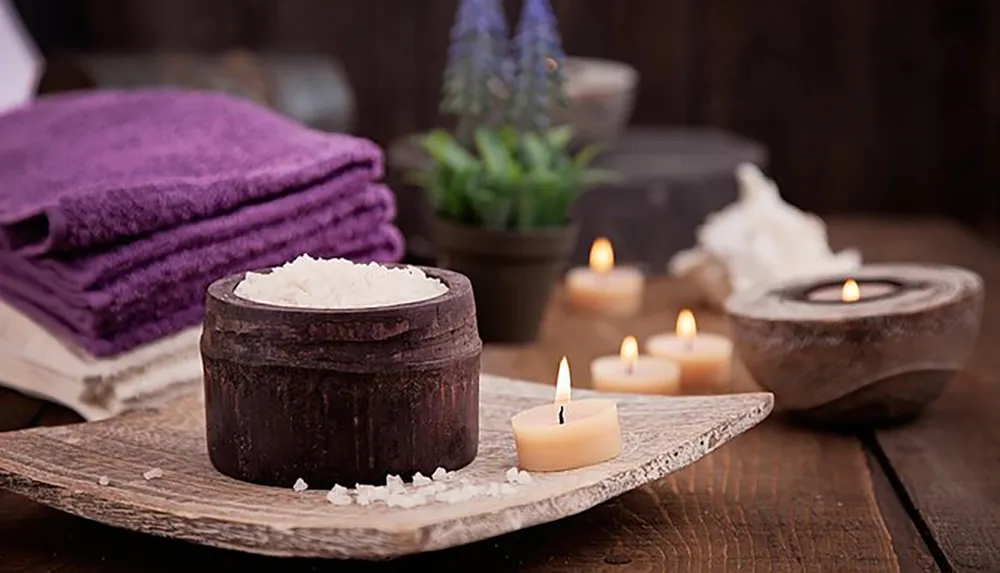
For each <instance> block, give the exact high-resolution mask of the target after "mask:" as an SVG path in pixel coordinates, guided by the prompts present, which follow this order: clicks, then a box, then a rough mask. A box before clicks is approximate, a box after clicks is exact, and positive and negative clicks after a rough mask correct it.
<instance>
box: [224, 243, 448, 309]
mask: <svg viewBox="0 0 1000 573" xmlns="http://www.w3.org/2000/svg"><path fill="white" fill-rule="evenodd" d="M447 290H448V287H447V286H445V284H444V283H442V282H441V281H439V280H437V279H435V278H432V277H429V276H427V275H426V274H425V273H424V271H422V270H421V269H419V268H417V267H412V266H401V267H386V266H383V265H380V264H378V263H367V264H357V263H354V262H352V261H349V260H347V259H314V258H312V257H310V256H309V255H302V256H300V257H298V258H297V259H295V260H293V261H290V262H288V263H285V264H284V265H282V266H280V267H275V268H274V269H272V270H271V271H270V272H269V273H247V274H246V276H245V277H244V278H243V280H241V281H240V284H238V285H237V286H236V289H235V291H234V292H235V294H236V296H238V297H240V298H244V299H247V300H252V301H256V302H262V303H266V304H273V305H278V306H294V307H300V308H371V307H377V306H388V305H394V304H403V303H408V302H416V301H421V300H427V299H431V298H434V297H436V296H439V295H441V294H443V293H445V292H446V291H447Z"/></svg>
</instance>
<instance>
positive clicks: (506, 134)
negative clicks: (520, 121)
mask: <svg viewBox="0 0 1000 573" xmlns="http://www.w3.org/2000/svg"><path fill="white" fill-rule="evenodd" d="M496 134H497V137H498V138H499V139H500V141H502V142H503V146H504V148H505V149H506V150H507V153H509V154H511V155H513V154H514V152H515V151H517V144H518V139H519V138H518V134H517V130H516V129H514V126H512V125H502V126H500V127H498V128H497V130H496Z"/></svg>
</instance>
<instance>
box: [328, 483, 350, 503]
mask: <svg viewBox="0 0 1000 573" xmlns="http://www.w3.org/2000/svg"><path fill="white" fill-rule="evenodd" d="M338 487H340V486H336V485H335V486H333V489H331V490H330V492H329V493H327V494H326V500H327V501H329V502H330V503H332V504H333V505H351V504H352V503H354V500H353V499H352V498H351V494H349V493H347V488H343V487H341V488H340V490H341V491H338V490H337V488H338Z"/></svg>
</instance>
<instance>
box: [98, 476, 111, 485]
mask: <svg viewBox="0 0 1000 573" xmlns="http://www.w3.org/2000/svg"><path fill="white" fill-rule="evenodd" d="M97 483H98V484H100V485H108V484H109V483H111V480H109V479H108V476H101V477H99V478H97Z"/></svg>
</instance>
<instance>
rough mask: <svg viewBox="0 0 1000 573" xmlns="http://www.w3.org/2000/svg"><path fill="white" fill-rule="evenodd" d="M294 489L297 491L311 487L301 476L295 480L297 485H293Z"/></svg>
mask: <svg viewBox="0 0 1000 573" xmlns="http://www.w3.org/2000/svg"><path fill="white" fill-rule="evenodd" d="M292 489H293V490H295V491H297V492H303V491H305V490H307V489H309V484H307V483H306V482H305V480H303V479H302V478H299V479H297V480H295V485H293V486H292Z"/></svg>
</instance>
